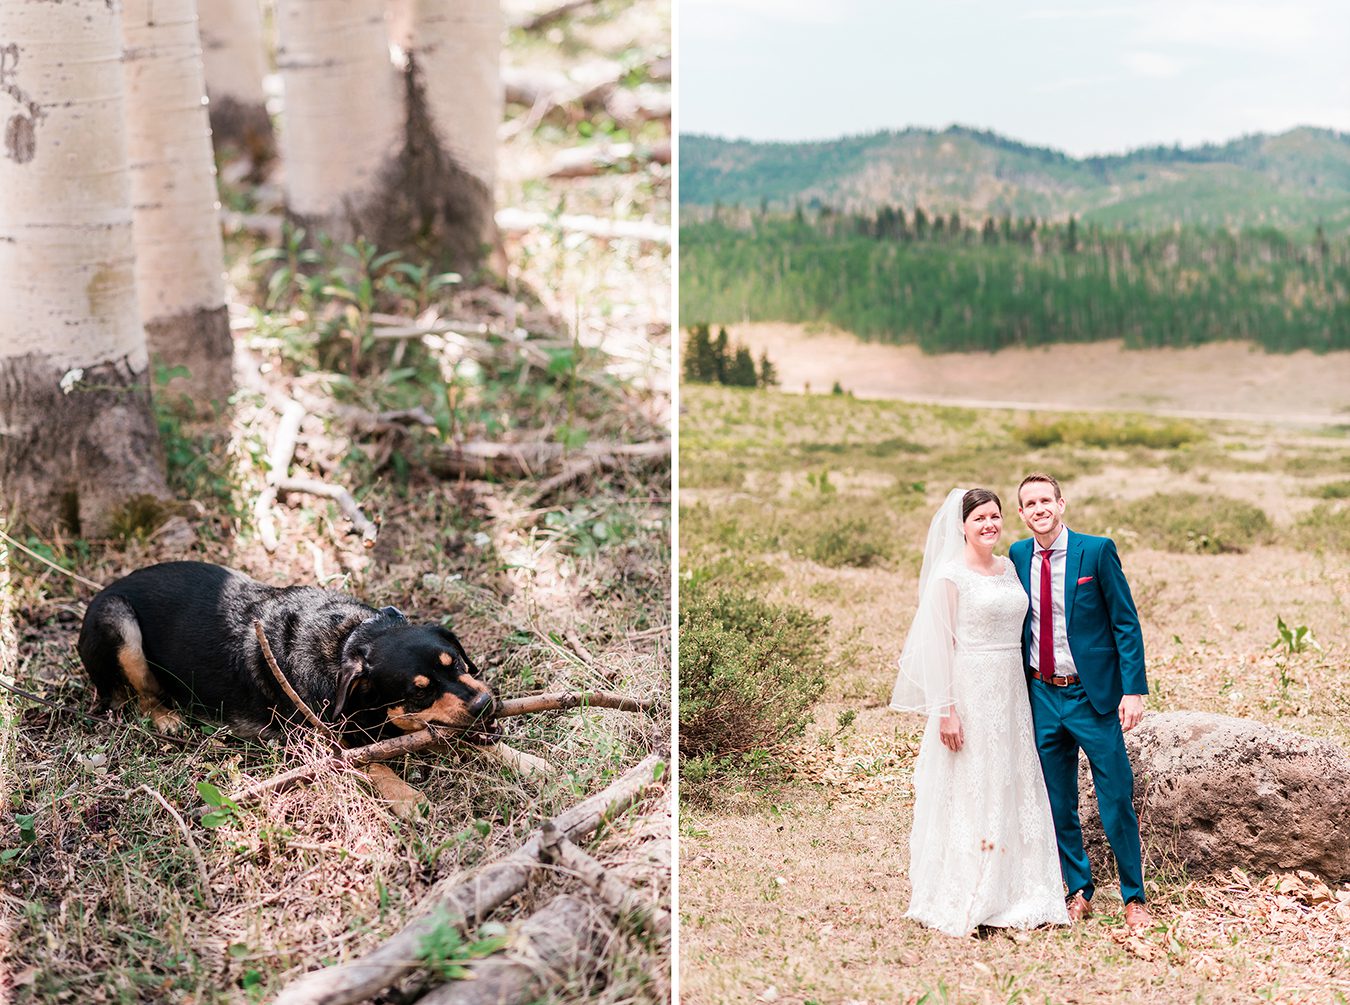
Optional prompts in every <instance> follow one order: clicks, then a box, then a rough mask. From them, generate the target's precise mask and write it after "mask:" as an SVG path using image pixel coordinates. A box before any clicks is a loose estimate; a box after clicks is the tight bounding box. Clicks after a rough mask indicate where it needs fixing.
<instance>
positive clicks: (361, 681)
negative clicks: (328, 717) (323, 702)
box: [333, 653, 370, 722]
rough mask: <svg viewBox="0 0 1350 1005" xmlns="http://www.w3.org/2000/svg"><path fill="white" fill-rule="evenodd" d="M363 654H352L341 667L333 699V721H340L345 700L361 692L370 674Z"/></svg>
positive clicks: (344, 707)
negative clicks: (354, 693)
mask: <svg viewBox="0 0 1350 1005" xmlns="http://www.w3.org/2000/svg"><path fill="white" fill-rule="evenodd" d="M364 657H365V654H364V653H358V654H353V655H352V657H351V658H350V659H349V660H347V662H346V663H344V664H343V666H342V673H341V675H340V676H339V677H338V683H337V696H336V697H335V698H334V699H333V720H334V721H335V722H336V721H341V719H342V713H343V711H344V710H345V709H346V707H347V699H348V698H350V697H351V696H352V693H353V692H355V691H359V690H361V688H363V687H364V686H365V683H366V678H367V677H368V676H369V674H370V670H369V668H368V667H367V666H366V661H365V658H364Z"/></svg>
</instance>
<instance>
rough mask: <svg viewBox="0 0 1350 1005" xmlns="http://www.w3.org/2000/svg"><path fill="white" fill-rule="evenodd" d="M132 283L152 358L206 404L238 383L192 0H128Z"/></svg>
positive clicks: (176, 383)
mask: <svg viewBox="0 0 1350 1005" xmlns="http://www.w3.org/2000/svg"><path fill="white" fill-rule="evenodd" d="M122 35H123V40H124V43H125V53H126V55H125V60H126V62H125V70H126V87H127V106H126V107H127V131H128V149H129V155H130V161H131V194H132V206H133V210H134V213H133V221H134V225H135V238H136V287H137V292H138V295H139V303H140V311H141V318H142V319H143V320H144V322H145V329H146V339H147V342H148V344H149V349H150V353H151V355H152V357H154V358H155V359H156V360H157V361H159V362H162V363H163V364H165V365H167V366H170V367H177V366H183V367H186V368H187V369H188V371H189V374H190V376H188V377H187V378H186V379H183V380H175V381H174V382H173V384H172V385H171V388H170V390H171V391H183V392H185V393H187V394H188V395H189V396H190V397H191V398H192V399H193V400H194V401H196V402H199V403H200V405H201V406H202V407H206V406H208V405H209V403H210V402H223V401H224V400H225V399H226V398H227V397H228V396H229V394H230V392H231V391H232V390H233V380H232V379H231V359H232V356H233V350H234V346H233V340H232V339H231V337H230V319H229V314H228V312H227V310H226V307H225V249H224V242H223V241H222V239H221V235H220V206H219V203H218V202H217V201H216V172H215V158H214V155H213V152H212V149H211V130H210V126H209V125H208V122H207V111H206V102H205V90H206V83H205V78H204V74H203V70H202V60H201V45H200V43H199V41H198V37H197V4H196V0H125V11H124V12H123V16H122Z"/></svg>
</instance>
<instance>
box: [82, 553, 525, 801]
mask: <svg viewBox="0 0 1350 1005" xmlns="http://www.w3.org/2000/svg"><path fill="white" fill-rule="evenodd" d="M255 620H257V621H260V622H261V623H262V626H263V631H264V633H265V634H266V636H267V640H268V646H269V648H270V649H271V650H272V653H273V655H274V657H275V659H276V662H277V666H278V667H279V668H280V670H281V672H282V674H283V675H284V676H285V677H286V679H287V680H288V681H289V682H290V684H291V687H292V688H294V690H295V692H296V694H297V695H298V696H299V697H300V699H301V700H302V701H303V702H304V703H305V704H306V705H308V706H309V708H310V710H311V711H313V712H314V713H315V714H316V715H317V716H318V717H319V719H320V720H322V721H323V722H325V723H328V724H331V725H332V727H333V729H334V731H335V732H336V733H337V734H338V735H339V736H340V737H341V738H342V740H343V742H344V743H345V744H347V745H349V746H351V745H359V744H361V743H369V742H373V741H376V740H381V739H385V738H387V737H390V736H397V735H399V734H401V733H412V732H417V731H419V730H423V729H426V728H428V727H429V726H444V727H448V728H449V729H452V730H455V731H457V732H458V733H459V734H460V735H461V736H462V738H464V739H465V740H467V741H469V742H470V743H474V744H479V745H487V746H490V745H495V744H496V741H497V740H498V738H499V736H500V729H499V727H498V726H497V725H496V724H495V722H494V712H495V708H496V699H495V698H494V697H493V694H492V691H491V690H490V689H489V688H488V686H487V685H486V684H485V683H483V681H482V679H481V674H480V673H479V670H478V668H477V667H476V666H474V663H473V661H472V660H471V659H470V658H469V655H468V653H466V652H465V651H464V647H463V645H461V644H460V641H459V639H457V638H456V637H455V635H454V634H453V633H452V632H450V631H448V630H447V629H445V628H442V627H441V626H439V625H415V624H410V623H409V622H408V620H407V619H406V618H404V616H403V615H402V614H401V613H400V612H399V611H398V610H397V609H395V608H392V607H386V608H383V609H381V610H378V611H377V610H375V609H374V608H373V607H368V606H367V605H365V604H362V603H360V602H358V601H356V600H354V599H353V598H351V597H349V596H346V595H344V594H341V593H336V592H333V591H330V590H322V589H318V588H317V587H310V586H289V587H273V586H264V585H263V584H262V583H259V582H256V581H255V580H253V579H250V578H249V577H248V576H246V575H244V574H243V573H240V572H235V571H234V570H232V569H227V568H224V567H222V566H219V565H210V564H208V563H205V562H166V563H163V564H161V565H153V566H150V567H148V568H145V569H138V570H137V571H135V572H133V573H130V574H129V575H127V576H125V577H123V578H122V579H119V580H117V581H116V582H115V583H113V584H112V585H110V586H108V587H106V588H105V589H104V590H102V591H101V592H100V593H99V594H98V595H97V596H95V597H94V599H93V600H92V601H90V603H89V609H88V611H87V612H86V613H85V616H84V623H83V625H82V626H81V628H80V638H79V643H78V649H79V654H80V659H81V661H83V663H84V667H85V670H86V671H87V673H88V674H89V677H90V679H91V680H92V681H93V683H94V688H95V691H96V692H97V696H98V700H97V705H96V710H103V709H106V708H109V707H111V706H114V705H120V704H123V703H124V702H125V701H128V700H130V699H132V698H135V699H136V700H137V701H138V702H139V705H140V708H141V711H142V712H143V713H145V714H146V715H147V716H148V717H149V718H150V719H151V721H152V722H153V723H154V727H155V729H156V730H157V731H159V732H161V733H165V734H173V733H177V732H179V731H180V730H181V729H182V728H183V718H182V715H181V712H180V710H184V709H191V710H193V711H196V712H200V713H203V714H205V715H208V716H210V717H212V718H215V719H219V720H221V721H223V722H224V723H225V724H226V725H227V726H228V727H229V728H230V730H231V732H233V733H235V734H236V735H238V736H241V737H243V738H245V739H260V740H264V741H268V740H272V739H274V738H276V737H277V736H278V735H279V733H280V731H281V729H282V728H283V726H284V725H285V724H286V723H289V722H300V721H303V716H302V713H301V712H300V711H299V709H297V708H296V706H295V704H294V702H292V701H291V699H290V698H289V697H288V696H287V695H286V693H285V691H284V690H283V689H282V687H281V685H280V683H279V682H278V681H277V679H276V677H275V675H274V674H273V673H272V670H271V668H270V667H269V666H268V665H267V661H266V659H265V658H264V656H263V651H262V646H261V645H260V643H259V642H258V638H257V635H256V634H255V631H254V628H253V622H254V621H255ZM381 767H382V766H380V765H372V768H381ZM381 776H384V780H383V782H382V780H381ZM392 776H393V772H392V771H390V770H389V769H388V768H383V770H379V771H373V772H372V777H373V778H375V781H376V784H377V787H379V788H380V789H381V790H382V791H384V792H385V794H386V795H387V796H389V797H390V798H391V800H394V799H395V798H396V797H398V798H403V799H405V800H406V799H408V798H411V796H410V793H411V794H412V795H416V792H415V790H411V789H408V788H407V787H406V786H404V789H405V790H406V791H402V792H399V791H397V786H395V785H394V784H393V782H392V781H389V778H390V777H392ZM402 785H403V783H402V782H401V781H399V782H398V786H402ZM386 786H387V787H388V789H389V790H390V791H386ZM391 792H392V793H393V794H392V795H391Z"/></svg>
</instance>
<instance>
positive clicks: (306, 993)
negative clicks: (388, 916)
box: [276, 751, 668, 1005]
mask: <svg viewBox="0 0 1350 1005" xmlns="http://www.w3.org/2000/svg"><path fill="white" fill-rule="evenodd" d="M667 756H668V752H666V751H662V752H659V753H656V754H652V755H650V756H649V757H646V758H644V759H643V760H642V761H641V762H640V763H639V764H638V765H637V766H636V767H634V768H632V769H631V770H629V771H628V772H626V773H625V774H624V775H623V776H622V777H620V778H619V779H618V780H617V781H615V782H614V783H613V784H612V785H610V786H609V787H608V788H606V789H604V790H603V791H601V792H599V793H597V794H595V795H593V796H591V797H590V798H589V799H586V800H584V801H583V802H581V803H578V804H577V805H576V806H574V807H572V808H571V809H570V810H567V811H566V812H564V813H562V814H560V815H559V816H557V817H554V818H553V819H552V821H551V822H552V824H553V825H554V827H555V828H556V829H557V830H558V831H559V832H561V833H562V834H563V835H564V836H565V837H567V838H568V839H569V840H572V841H578V840H581V839H583V838H585V837H587V836H589V835H590V834H591V833H593V832H594V831H595V830H596V829H597V828H599V827H600V826H601V825H602V824H603V823H605V822H606V821H608V820H610V819H613V818H614V817H616V816H618V815H619V814H620V813H623V812H624V811H625V810H627V809H628V808H629V807H630V806H632V805H634V804H635V803H636V802H637V801H638V799H639V798H640V797H641V796H642V795H643V793H644V792H645V791H646V790H647V788H648V787H649V786H651V785H653V784H656V783H657V779H656V772H657V767H658V765H661V764H664V763H665V761H666V758H667ZM662 777H663V778H664V775H662ZM541 840H542V833H541V832H540V831H535V832H534V833H533V834H532V835H531V836H530V837H529V838H528V839H527V840H526V841H525V843H524V844H523V845H521V846H520V847H519V848H518V849H516V850H515V851H514V852H512V853H511V854H510V855H508V856H506V858H504V859H500V860H498V861H497V862H494V863H492V864H491V865H487V866H484V867H482V868H480V869H477V870H475V871H474V872H473V873H472V874H471V875H470V876H469V877H468V878H467V879H463V880H455V881H451V880H450V879H443V880H440V881H439V882H438V883H436V884H435V885H434V886H433V887H432V888H431V890H430V892H429V893H428V894H427V896H426V897H425V898H424V899H423V901H422V903H421V905H419V908H418V910H419V917H417V918H416V919H414V920H413V921H411V922H409V923H408V924H407V925H405V926H404V927H403V929H402V930H401V931H399V932H398V933H397V934H396V935H394V936H393V937H392V938H391V939H389V940H388V941H387V942H385V943H384V944H382V945H381V946H379V947H378V948H377V949H375V950H373V951H372V952H370V953H369V954H367V955H366V956H364V957H362V958H361V959H357V960H353V961H351V962H349V963H342V964H339V965H337V966H334V967H329V968H328V969H326V970H317V971H314V972H312V973H309V974H306V975H304V976H303V977H301V978H299V979H298V980H295V981H292V982H291V983H290V984H288V985H286V986H285V987H284V988H282V989H281V993H280V994H279V995H277V997H276V1005H351V1003H355V1002H360V1001H363V1000H365V999H367V998H369V997H371V996H372V995H374V994H376V993H377V992H379V991H380V990H381V989H383V988H385V987H388V986H389V985H390V984H392V983H393V982H395V981H397V980H398V979H399V978H401V977H402V976H404V975H405V974H407V973H409V972H410V971H412V970H414V969H415V968H416V967H417V966H418V956H419V951H420V950H421V948H422V946H423V944H424V943H425V941H426V938H427V936H428V935H429V934H430V933H431V932H433V931H435V930H436V929H437V928H438V927H440V926H442V925H446V924H451V925H468V924H474V923H476V922H478V921H479V920H480V919H482V918H484V917H486V916H487V914H488V913H489V912H491V911H492V910H493V909H495V908H497V907H498V906H500V905H501V904H503V903H505V902H506V901H507V900H509V899H510V898H512V897H514V896H515V895H516V894H518V893H520V892H521V891H522V890H524V889H525V887H526V886H527V885H528V883H529V881H530V877H531V875H532V874H533V873H534V870H535V869H537V868H538V867H539V865H540V859H539V854H540V851H539V849H540V843H541Z"/></svg>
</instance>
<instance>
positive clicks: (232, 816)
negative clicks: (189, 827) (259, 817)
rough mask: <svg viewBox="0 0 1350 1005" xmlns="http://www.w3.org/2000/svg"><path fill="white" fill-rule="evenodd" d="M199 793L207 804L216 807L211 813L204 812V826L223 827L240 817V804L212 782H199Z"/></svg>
mask: <svg viewBox="0 0 1350 1005" xmlns="http://www.w3.org/2000/svg"><path fill="white" fill-rule="evenodd" d="M197 794H198V795H200V796H201V797H202V800H203V801H204V802H205V803H206V805H208V806H211V807H214V808H213V809H212V810H211V812H210V813H206V814H203V816H202V826H203V827H221V826H224V825H225V824H228V823H233V822H234V821H235V820H237V819H238V815H239V804H238V803H236V802H235V801H234V800H233V799H231V798H230V797H229V796H227V795H225V794H224V793H223V792H221V791H220V789H218V788H216V787H215V786H214V785H212V784H211V783H210V782H198V783H197Z"/></svg>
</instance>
